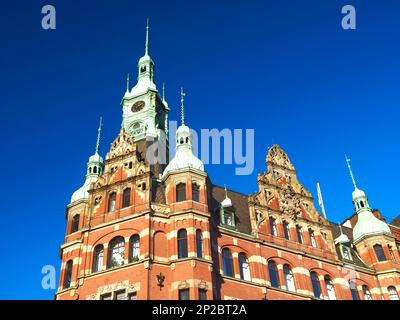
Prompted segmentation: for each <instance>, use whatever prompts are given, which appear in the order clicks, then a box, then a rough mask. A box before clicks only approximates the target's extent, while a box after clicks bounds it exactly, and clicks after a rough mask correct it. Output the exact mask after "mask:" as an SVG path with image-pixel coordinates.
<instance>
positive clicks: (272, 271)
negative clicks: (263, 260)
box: [268, 260, 279, 288]
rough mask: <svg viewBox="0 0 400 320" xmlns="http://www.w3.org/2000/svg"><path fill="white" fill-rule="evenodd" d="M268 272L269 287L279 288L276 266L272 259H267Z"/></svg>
mask: <svg viewBox="0 0 400 320" xmlns="http://www.w3.org/2000/svg"><path fill="white" fill-rule="evenodd" d="M268 273H269V281H270V282H271V287H274V288H279V276H278V268H277V267H276V263H275V262H274V261H272V260H269V261H268Z"/></svg>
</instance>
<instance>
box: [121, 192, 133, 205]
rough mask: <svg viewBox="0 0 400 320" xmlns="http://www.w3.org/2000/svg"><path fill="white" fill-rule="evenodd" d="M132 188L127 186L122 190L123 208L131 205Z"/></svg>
mask: <svg viewBox="0 0 400 320" xmlns="http://www.w3.org/2000/svg"><path fill="white" fill-rule="evenodd" d="M131 190H132V189H131V188H125V189H124V191H123V192H122V208H128V207H130V206H131Z"/></svg>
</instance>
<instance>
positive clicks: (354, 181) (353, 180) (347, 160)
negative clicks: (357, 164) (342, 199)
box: [344, 155, 357, 189]
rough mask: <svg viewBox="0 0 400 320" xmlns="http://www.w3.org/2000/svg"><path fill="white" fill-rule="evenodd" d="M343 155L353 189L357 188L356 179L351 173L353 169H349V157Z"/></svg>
mask: <svg viewBox="0 0 400 320" xmlns="http://www.w3.org/2000/svg"><path fill="white" fill-rule="evenodd" d="M344 157H345V158H346V162H347V167H348V168H349V172H350V177H351V181H352V182H353V186H354V188H355V189H357V184H356V179H354V174H353V171H352V170H351V166H350V159H349V158H347V156H346V155H344Z"/></svg>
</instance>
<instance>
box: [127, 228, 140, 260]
mask: <svg viewBox="0 0 400 320" xmlns="http://www.w3.org/2000/svg"><path fill="white" fill-rule="evenodd" d="M139 256H140V237H139V235H138V234H134V235H133V236H132V237H131V238H130V239H129V262H136V261H139Z"/></svg>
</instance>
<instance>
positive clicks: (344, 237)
mask: <svg viewBox="0 0 400 320" xmlns="http://www.w3.org/2000/svg"><path fill="white" fill-rule="evenodd" d="M339 228H340V235H339V236H338V237H337V238H335V240H334V242H335V244H338V243H342V244H343V243H349V242H350V239H349V237H348V236H347V235H345V234H344V233H343V229H342V225H341V224H339Z"/></svg>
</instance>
